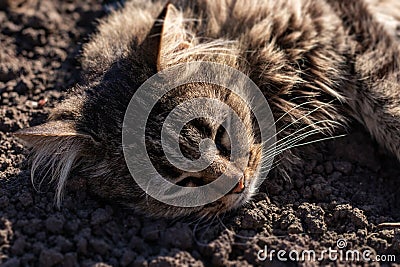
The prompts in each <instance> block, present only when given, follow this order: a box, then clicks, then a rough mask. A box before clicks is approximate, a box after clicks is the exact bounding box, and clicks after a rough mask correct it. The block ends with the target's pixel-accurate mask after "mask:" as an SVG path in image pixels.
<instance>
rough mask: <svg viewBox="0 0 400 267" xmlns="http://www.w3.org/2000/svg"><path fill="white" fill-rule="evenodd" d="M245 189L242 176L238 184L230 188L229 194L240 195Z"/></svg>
mask: <svg viewBox="0 0 400 267" xmlns="http://www.w3.org/2000/svg"><path fill="white" fill-rule="evenodd" d="M245 188H246V185H245V183H244V176H242V177H241V178H240V180H239V182H237V184H236V185H235V187H234V188H232V190H231V191H230V192H229V193H230V194H240V193H242V192H243V191H244V189H245Z"/></svg>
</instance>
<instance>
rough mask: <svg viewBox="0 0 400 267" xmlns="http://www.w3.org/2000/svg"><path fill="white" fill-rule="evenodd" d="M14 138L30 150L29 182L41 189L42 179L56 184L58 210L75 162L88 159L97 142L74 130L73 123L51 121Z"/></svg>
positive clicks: (27, 129)
mask: <svg viewBox="0 0 400 267" xmlns="http://www.w3.org/2000/svg"><path fill="white" fill-rule="evenodd" d="M14 135H15V136H17V137H19V138H20V139H22V141H24V143H25V144H26V145H27V146H28V147H30V148H32V151H31V155H30V162H31V165H32V167H31V179H32V183H33V184H34V185H37V184H38V185H39V186H40V185H41V184H42V182H43V180H45V179H47V180H49V181H56V184H57V186H56V196H55V200H56V204H57V206H58V207H59V206H60V205H61V200H62V196H63V191H64V187H65V184H66V181H67V178H68V177H69V174H70V172H71V171H72V169H73V168H74V166H75V163H76V162H78V161H79V160H80V159H81V158H82V157H84V156H91V153H90V149H92V150H95V149H94V148H93V147H94V146H95V145H96V142H95V141H94V140H93V138H92V137H91V136H90V135H88V134H85V133H81V132H79V131H77V130H76V127H75V124H74V122H73V121H50V122H47V123H45V124H41V125H38V126H34V127H30V128H26V129H22V130H20V131H18V132H16V133H14Z"/></svg>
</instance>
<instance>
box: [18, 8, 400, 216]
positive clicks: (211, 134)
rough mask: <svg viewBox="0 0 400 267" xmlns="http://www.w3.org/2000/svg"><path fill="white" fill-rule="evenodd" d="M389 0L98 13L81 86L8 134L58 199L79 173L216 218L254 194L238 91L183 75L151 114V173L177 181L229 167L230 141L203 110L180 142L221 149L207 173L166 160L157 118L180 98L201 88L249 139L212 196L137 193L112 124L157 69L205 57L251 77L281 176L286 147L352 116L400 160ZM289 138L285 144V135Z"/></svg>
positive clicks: (393, 18) (288, 155)
mask: <svg viewBox="0 0 400 267" xmlns="http://www.w3.org/2000/svg"><path fill="white" fill-rule="evenodd" d="M399 14H400V2H399V1H397V0H368V1H367V0H365V1H361V0H279V1H277V0H217V1H211V0H192V1H186V0H172V1H169V3H166V2H165V1H161V0H154V1H147V0H133V1H130V2H127V3H126V5H125V7H124V8H123V9H122V10H118V11H115V12H113V13H112V14H111V15H110V16H109V17H108V18H106V19H104V20H103V21H101V23H100V25H99V27H98V33H97V34H95V35H94V36H93V37H92V39H91V41H90V42H89V43H87V44H86V45H84V50H83V57H82V67H83V75H84V80H85V81H86V82H85V83H84V84H81V85H77V86H76V87H75V88H73V89H72V90H71V92H70V94H69V97H68V98H67V99H66V100H65V101H63V102H62V103H61V104H59V105H58V106H57V107H56V108H55V109H54V110H53V112H52V113H51V114H50V117H49V121H48V122H47V123H45V124H42V125H39V126H35V127H31V128H27V129H23V130H22V131H20V132H19V133H17V135H18V136H19V137H20V138H22V139H24V140H25V141H26V142H27V143H28V144H29V145H30V146H31V147H32V155H31V159H32V179H35V181H37V179H39V181H41V180H43V179H45V178H46V177H47V178H49V179H51V180H53V181H56V184H57V188H56V201H57V204H58V205H60V202H61V200H62V196H63V190H64V187H65V184H66V182H67V179H68V177H71V176H77V177H83V178H84V179H86V180H87V184H88V186H89V188H90V189H91V191H93V192H94V193H96V194H97V195H99V196H100V197H103V198H106V199H109V200H111V201H113V202H118V203H121V204H123V205H127V206H129V207H132V208H134V209H135V210H137V211H139V212H143V213H146V214H148V215H151V216H167V217H176V216H183V215H188V214H198V215H215V214H219V213H222V212H225V211H228V210H231V209H233V208H237V207H240V206H241V205H243V204H244V203H246V202H247V201H249V200H250V198H251V196H252V195H253V194H254V193H255V192H256V190H257V188H255V187H254V186H253V185H254V182H253V181H252V179H255V178H254V177H257V173H256V172H257V166H258V165H259V163H260V162H261V146H262V144H261V143H260V139H259V136H258V131H257V130H256V129H255V124H254V122H253V120H254V118H253V117H252V114H251V113H250V111H249V110H248V109H247V107H246V105H245V103H244V102H243V100H241V99H240V98H239V97H237V96H236V95H235V94H232V93H231V92H230V91H228V90H226V89H224V88H221V87H218V86H213V85H200V84H188V85H186V86H183V87H180V88H177V89H176V90H175V91H173V92H172V93H171V94H169V95H168V96H166V97H165V98H163V99H162V101H160V102H159V104H158V105H157V106H156V107H155V109H154V110H153V112H152V114H151V116H150V117H149V120H148V129H147V136H146V146H147V150H148V153H149V157H150V159H151V160H152V162H153V164H154V166H155V168H156V169H157V171H158V172H159V173H160V174H161V175H162V176H163V177H164V178H166V179H168V180H169V181H171V182H172V183H175V184H178V185H181V186H201V185H204V184H207V183H209V182H211V181H213V180H215V179H216V178H217V177H219V176H220V174H221V173H222V172H224V171H225V170H226V169H227V162H228V161H227V159H228V158H229V153H230V147H231V144H230V141H229V140H230V139H229V138H227V136H226V132H225V130H224V129H223V128H221V127H220V125H216V124H215V123H213V122H212V121H210V120H208V119H198V120H194V121H192V122H190V123H189V124H187V125H186V126H185V127H186V128H185V129H184V130H183V131H182V138H181V143H180V147H181V150H182V153H183V154H184V155H185V156H186V157H188V158H189V159H195V158H196V157H198V153H199V150H198V147H199V142H200V141H201V140H202V139H203V138H211V139H212V140H214V142H215V143H216V146H217V148H218V149H219V153H218V156H217V158H216V159H215V161H214V162H213V163H212V164H211V165H210V166H209V167H208V168H206V169H205V170H203V171H200V172H196V173H190V172H189V173H188V172H185V171H182V170H180V169H177V168H175V167H174V166H172V165H171V164H170V163H169V162H168V160H167V159H166V158H165V155H164V154H163V151H162V148H161V146H160V142H159V140H160V131H161V124H162V122H163V119H165V117H166V116H167V115H168V112H169V111H171V110H172V109H173V108H174V107H175V106H177V105H178V104H180V103H183V102H184V101H187V100H190V99H194V98H198V97H207V98H215V99H218V100H221V101H223V102H225V103H227V104H228V105H229V106H231V108H232V109H233V110H235V111H236V112H237V114H238V116H239V117H240V119H241V120H242V121H243V122H244V125H246V129H247V134H248V135H249V136H251V137H252V138H251V140H252V141H251V144H250V146H251V152H250V160H249V163H248V166H247V168H246V169H245V170H243V177H242V179H241V180H240V181H239V182H238V184H237V185H236V187H235V188H234V189H233V190H231V192H229V193H228V194H226V195H225V196H224V197H222V198H221V199H219V200H218V201H215V202H213V203H211V204H208V205H205V206H202V207H194V208H185V207H174V206H169V205H166V204H163V203H160V202H159V201H157V200H155V199H153V198H151V197H148V196H147V197H146V196H145V195H144V193H143V191H142V190H141V189H140V188H139V187H138V186H137V185H136V184H135V183H134V182H133V179H132V177H131V175H130V174H129V171H128V169H127V167H126V164H125V160H124V156H123V152H122V144H121V135H122V133H121V128H122V122H123V118H124V114H125V110H126V108H127V106H128V103H129V100H130V99H131V97H132V96H133V94H134V93H135V90H137V88H138V87H139V86H140V85H141V84H142V83H143V82H144V81H146V80H147V79H148V78H149V77H151V76H152V75H154V74H155V73H157V72H158V71H160V70H164V69H166V68H168V67H170V66H174V65H176V64H179V63H185V62H191V61H199V60H202V61H210V62H216V63H220V64H225V65H227V66H230V67H233V68H235V69H237V70H239V71H241V72H243V73H245V74H246V75H248V76H249V77H250V78H251V79H252V80H253V81H254V82H255V83H256V84H257V85H258V86H259V88H260V89H261V90H262V92H263V94H264V95H265V98H266V99H267V101H268V102H269V105H270V107H271V110H272V112H273V114H274V117H275V119H276V120H277V121H276V127H277V132H278V135H277V140H278V141H277V147H279V149H278V151H279V152H280V154H279V155H278V156H277V158H276V160H279V161H281V163H282V164H280V166H279V168H278V170H279V171H280V173H282V174H283V173H285V172H287V171H290V168H291V167H290V166H291V165H292V164H294V163H295V160H296V158H297V153H298V151H297V150H295V149H290V148H291V147H292V146H295V145H299V144H300V143H301V142H306V141H309V140H313V138H317V134H318V135H320V134H321V135H328V136H330V135H332V134H333V133H334V132H335V131H338V130H340V128H341V127H343V125H346V122H348V121H349V120H352V119H356V120H357V121H359V122H360V123H362V124H363V125H364V126H365V127H366V129H367V130H368V131H369V132H370V133H371V135H372V136H373V137H374V138H375V139H376V140H377V141H378V142H379V144H381V145H382V146H383V147H385V148H386V149H387V150H388V151H390V152H392V153H393V154H394V155H396V156H397V158H399V159H400V134H399V133H400V46H399V36H398V33H396V30H398V27H399V25H400V24H399V21H400V17H399V16H400V15H399ZM290 140H292V141H290Z"/></svg>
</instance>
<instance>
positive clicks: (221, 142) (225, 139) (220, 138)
mask: <svg viewBox="0 0 400 267" xmlns="http://www.w3.org/2000/svg"><path fill="white" fill-rule="evenodd" d="M215 145H216V147H217V149H218V151H219V153H220V154H221V155H223V156H225V157H228V158H229V156H230V153H231V140H230V137H229V134H228V132H227V130H226V129H225V127H224V126H222V125H221V126H220V127H219V128H218V130H217V134H216V135H215Z"/></svg>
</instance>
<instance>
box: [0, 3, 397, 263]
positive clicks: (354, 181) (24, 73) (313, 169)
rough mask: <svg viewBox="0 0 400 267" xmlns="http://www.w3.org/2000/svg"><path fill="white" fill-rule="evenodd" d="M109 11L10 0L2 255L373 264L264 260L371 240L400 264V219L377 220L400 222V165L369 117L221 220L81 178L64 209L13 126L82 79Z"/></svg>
mask: <svg viewBox="0 0 400 267" xmlns="http://www.w3.org/2000/svg"><path fill="white" fill-rule="evenodd" d="M104 15H105V13H104V10H103V8H102V6H101V5H100V4H99V3H98V1H94V0H90V1H78V0H68V1H62V0H57V1H56V0H55V1H51V0H41V1H39V0H37V1H34V0H32V1H29V0H18V1H5V0H0V265H2V266H45V267H46V266H151V267H155V266H211V265H214V266H252V265H253V266H264V265H265V266H271V265H273V266H281V265H319V264H335V263H336V264H338V263H343V264H350V263H353V264H359V265H362V264H366V262H365V261H364V260H361V259H360V260H358V261H357V260H354V261H346V258H343V257H342V258H340V257H338V258H337V259H336V260H335V259H334V258H330V257H327V256H328V255H327V254H324V255H323V256H324V257H323V258H324V259H323V260H322V261H320V262H318V261H313V260H307V258H306V260H305V261H302V260H300V261H298V262H295V261H292V260H290V259H289V261H287V262H282V261H278V260H277V258H276V257H274V260H273V261H272V262H271V261H270V259H269V258H267V259H265V260H262V259H258V257H257V254H258V252H259V251H260V249H264V248H267V249H268V251H270V250H272V249H274V250H276V251H278V250H284V251H286V252H287V254H286V255H284V257H286V258H288V253H289V252H290V251H292V250H295V251H298V252H302V251H304V250H314V251H315V252H316V253H317V255H320V254H321V253H322V252H323V250H328V249H329V248H331V249H333V250H338V252H343V251H348V250H357V251H361V252H365V251H368V250H369V251H370V252H371V253H372V256H371V258H372V259H373V256H374V255H376V254H380V255H383V256H385V255H387V256H390V255H394V256H396V259H395V262H397V263H400V228H399V229H393V228H386V229H385V228H378V227H377V225H378V224H379V223H382V222H394V221H400V194H399V193H400V179H399V178H400V164H399V163H398V162H397V161H396V160H395V159H394V158H393V157H391V156H388V155H386V154H385V151H383V150H382V149H380V148H379V147H378V146H377V145H376V143H375V142H374V141H373V140H371V139H370V138H369V136H368V134H366V133H365V132H363V131H362V130H360V129H359V127H358V126H355V129H354V130H353V131H352V132H351V133H350V134H349V135H348V136H347V137H344V138H340V139H336V140H335V141H330V142H327V143H325V144H323V147H322V148H321V151H320V152H319V153H317V154H316V155H313V156H312V157H311V158H310V159H308V160H305V161H304V165H303V167H302V168H301V170H299V172H297V174H296V175H294V176H292V177H291V181H285V180H283V179H282V178H279V177H276V178H274V177H271V178H270V179H268V180H267V181H266V182H265V183H264V185H263V186H262V188H261V190H260V193H259V194H258V195H257V196H256V198H255V199H254V201H253V202H252V203H251V204H250V205H248V206H247V207H244V208H242V209H240V210H239V211H237V212H235V213H232V214H229V215H226V216H225V217H223V218H221V219H215V220H214V221H212V222H202V221H195V220H194V221H189V220H187V221H182V220H174V221H167V220H152V219H149V218H145V217H143V216H139V215H136V214H134V213H132V212H131V211H129V210H125V209H123V208H121V207H115V206H112V205H111V204H110V203H102V202H99V201H97V200H96V199H93V198H92V197H91V196H90V195H88V194H87V192H85V191H84V190H77V189H78V188H77V186H76V185H74V184H70V185H69V190H68V193H67V196H66V198H65V200H64V202H63V206H62V208H61V209H60V210H58V209H56V208H55V207H54V205H53V196H54V195H53V193H54V191H52V190H51V189H50V190H49V191H47V192H37V191H35V190H34V188H33V187H32V185H31V182H30V174H29V168H28V166H27V164H26V162H25V159H26V155H27V151H26V150H25V149H24V148H23V146H22V145H21V144H20V142H19V141H18V140H16V139H15V138H14V137H13V136H12V133H13V132H14V131H16V130H18V129H20V128H23V127H27V126H32V125H37V124H39V123H41V122H43V121H44V120H45V119H46V115H47V114H48V112H49V110H50V109H51V107H53V106H54V104H55V103H57V102H58V101H60V100H61V99H62V98H63V96H64V95H65V93H66V91H67V88H68V87H70V86H71V85H73V84H75V83H77V82H79V60H77V59H78V56H79V51H80V48H81V44H82V43H84V42H86V41H87V39H88V36H89V35H90V33H92V32H93V31H94V29H95V24H96V18H100V17H102V16H104ZM338 240H340V242H341V243H340V242H338ZM344 240H345V242H346V246H345V247H344V246H343V244H344V243H343V241H344ZM275 254H276V253H275ZM263 255H264V254H260V256H263ZM292 255H293V254H292ZM281 256H282V254H281ZM393 260H394V259H391V262H384V263H382V264H384V265H390V264H392V263H393ZM369 264H376V265H378V263H376V262H375V263H373V262H372V261H371V262H369Z"/></svg>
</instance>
